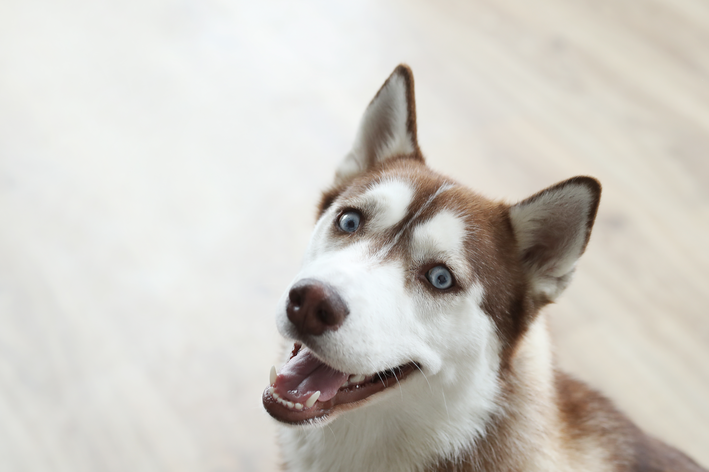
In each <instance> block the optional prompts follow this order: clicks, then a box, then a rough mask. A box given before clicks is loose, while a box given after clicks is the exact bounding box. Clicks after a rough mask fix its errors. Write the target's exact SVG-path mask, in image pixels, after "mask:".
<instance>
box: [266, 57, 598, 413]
mask: <svg viewBox="0 0 709 472" xmlns="http://www.w3.org/2000/svg"><path fill="white" fill-rule="evenodd" d="M414 110H415V107H414V98H413V77H412V75H411V72H410V70H409V69H408V68H406V67H405V66H399V67H398V68H397V69H396V70H395V71H394V73H393V74H392V76H391V77H390V78H389V79H388V80H387V82H386V83H385V84H384V86H383V87H382V89H381V90H380V91H379V93H378V94H377V96H376V97H375V99H374V100H373V101H372V103H371V104H370V105H369V107H368V108H367V111H366V112H365V115H364V118H363V120H362V123H361V125H360V130H359V132H358V135H357V139H356V142H355V146H354V148H353V150H352V152H351V153H350V154H349V155H348V156H347V158H346V159H345V161H344V162H343V163H342V164H341V166H340V168H339V169H338V172H337V177H336V180H335V185H334V186H333V188H332V189H330V190H329V191H328V192H326V193H325V195H324V196H323V201H322V203H321V207H320V213H319V218H318V221H317V224H316V226H315V230H314V232H313V235H312V238H311V241H310V244H309V246H308V249H307V251H306V255H305V260H304V264H303V268H302V270H301V271H300V273H299V274H298V275H297V276H296V278H295V280H294V282H293V284H292V285H291V286H290V287H289V288H288V290H287V291H286V293H285V294H284V296H283V298H282V300H281V302H280V303H279V308H278V313H277V325H278V328H279V331H280V332H281V334H282V335H283V336H285V337H286V338H289V339H292V340H294V341H295V346H294V349H293V351H292V353H291V356H290V359H289V360H288V362H287V363H286V364H285V365H284V366H283V367H282V369H281V372H280V373H276V372H275V371H273V372H272V374H271V385H270V386H269V387H268V388H267V389H266V391H265V392H264V398H263V401H264V405H265V407H266V409H267V410H268V411H269V413H270V414H271V415H272V416H274V417H275V418H276V419H278V420H280V421H283V422H286V423H299V424H303V423H308V422H313V421H312V420H315V419H325V418H328V419H332V418H334V417H335V416H336V413H338V412H341V411H346V410H350V409H353V408H366V404H367V403H368V402H369V400H371V399H375V398H383V397H386V395H391V394H392V392H391V391H392V390H394V389H396V388H401V389H403V390H406V389H407V388H409V387H408V386H409V385H410V384H412V383H415V382H414V381H413V378H415V377H423V378H424V380H426V382H427V383H428V385H429V388H430V385H431V383H430V380H433V381H434V382H435V383H436V385H437V387H438V388H446V386H447V385H455V384H461V383H463V384H465V385H467V386H471V387H472V388H473V390H474V391H475V392H477V393H479V394H480V395H481V396H485V397H486V398H488V397H489V398H491V399H493V400H494V398H493V397H494V396H495V395H496V392H497V391H498V388H499V386H498V382H497V380H498V376H499V373H500V370H501V369H503V368H504V365H505V359H506V357H507V356H509V355H510V353H511V352H512V350H513V346H514V342H515V340H516V339H517V338H518V337H519V336H520V335H521V333H522V332H523V331H524V330H525V329H526V326H527V325H528V323H529V321H530V318H531V317H532V316H533V315H534V313H535V312H536V310H537V309H538V308H539V307H540V306H541V305H543V304H544V303H547V302H549V301H551V300H553V299H554V298H555V297H556V296H557V295H558V294H559V293H560V292H561V290H563V288H564V287H565V286H566V284H567V283H568V280H569V278H570V275H571V273H572V271H573V266H574V264H575V262H576V259H577V258H578V256H580V255H581V253H582V252H583V250H584V248H585V245H586V243H587V241H588V236H589V234H590V229H591V225H592V223H593V218H594V216H595V212H596V207H597V204H598V198H599V191H600V188H599V186H598V184H597V182H595V181H594V180H593V179H589V178H576V179H572V180H570V181H566V182H563V183H561V184H559V185H557V186H555V187H552V188H550V189H547V190H545V191H544V192H541V193H539V194H537V195H535V196H533V197H531V198H530V199H528V200H525V201H524V202H521V203H520V204H517V205H515V206H512V207H511V206H509V205H507V204H504V203H499V202H492V201H490V200H487V199H485V198H483V197H481V196H479V195H477V194H475V193H474V192H472V191H470V190H468V189H466V188H465V187H463V186H462V185H460V184H458V183H456V182H455V181H453V180H452V179H449V178H446V177H443V176H441V175H439V174H437V173H435V172H433V171H431V170H430V169H429V168H428V167H427V166H426V165H425V163H424V161H423V157H422V156H421V153H420V151H419V149H418V145H417V141H416V124H415V113H414ZM410 377H411V379H410ZM419 382H421V379H419ZM402 393H403V392H402Z"/></svg>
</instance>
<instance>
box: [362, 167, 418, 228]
mask: <svg viewBox="0 0 709 472" xmlns="http://www.w3.org/2000/svg"><path fill="white" fill-rule="evenodd" d="M361 198H362V200H364V201H365V202H368V203H369V202H371V205H372V206H373V207H374V208H375V212H374V216H373V218H372V220H371V224H372V227H373V229H374V230H376V231H385V230H387V229H389V228H391V227H392V226H394V225H396V224H397V223H398V222H399V221H401V220H403V219H404V218H405V217H406V210H407V209H408V208H409V205H410V204H411V202H412V201H413V199H414V189H413V188H412V187H411V185H410V184H409V183H407V182H403V181H401V180H399V179H395V178H393V179H392V178H389V179H383V180H381V181H379V182H378V183H376V184H374V185H373V186H372V187H370V189H369V190H367V192H365V194H364V195H362V197H361Z"/></svg>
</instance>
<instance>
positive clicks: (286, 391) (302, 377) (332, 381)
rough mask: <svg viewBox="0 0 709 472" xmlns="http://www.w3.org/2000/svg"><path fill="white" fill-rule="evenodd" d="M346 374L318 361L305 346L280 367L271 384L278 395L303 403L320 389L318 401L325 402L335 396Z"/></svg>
mask: <svg viewBox="0 0 709 472" xmlns="http://www.w3.org/2000/svg"><path fill="white" fill-rule="evenodd" d="M347 377H348V374H345V373H344V372H340V371H337V370H335V369H333V368H332V367H328V366H326V365H325V364H323V363H322V362H320V361H319V360H318V359H317V358H316V357H315V356H314V355H313V353H312V352H310V350H309V349H307V348H306V347H305V346H303V347H301V348H300V351H298V354H296V355H295V357H294V358H293V359H291V360H289V361H288V362H286V365H284V366H283V367H282V368H281V371H280V372H279V373H278V377H276V382H275V383H274V384H273V386H274V387H275V388H276V392H278V394H279V395H283V396H285V397H287V398H288V399H289V400H291V401H294V402H300V403H304V402H305V401H306V400H307V399H308V398H309V397H310V395H312V394H313V393H315V392H316V391H318V390H319V391H320V397H319V398H318V401H321V402H326V401H328V400H329V399H331V398H332V397H334V396H335V394H336V393H337V391H338V390H339V389H340V387H341V386H342V384H343V383H345V380H346V379H347Z"/></svg>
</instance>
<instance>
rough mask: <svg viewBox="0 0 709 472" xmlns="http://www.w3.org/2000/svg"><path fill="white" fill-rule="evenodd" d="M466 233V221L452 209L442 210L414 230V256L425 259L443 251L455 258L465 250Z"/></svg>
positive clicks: (416, 258)
mask: <svg viewBox="0 0 709 472" xmlns="http://www.w3.org/2000/svg"><path fill="white" fill-rule="evenodd" d="M465 235H466V229H465V223H464V221H463V220H462V219H461V217H460V216H459V215H457V214H455V213H454V212H452V211H450V210H442V211H440V212H439V213H437V214H436V215H435V216H434V217H433V218H431V219H430V220H428V221H427V222H426V223H424V224H422V225H420V226H418V227H417V228H416V229H415V230H414V234H413V238H412V257H413V259H414V260H418V261H423V260H425V259H426V257H430V256H431V255H433V254H440V253H443V254H446V255H447V256H449V257H454V258H455V257H457V256H459V255H460V253H461V252H462V250H463V241H464V240H465Z"/></svg>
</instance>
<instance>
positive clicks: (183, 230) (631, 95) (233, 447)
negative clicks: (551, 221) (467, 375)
mask: <svg viewBox="0 0 709 472" xmlns="http://www.w3.org/2000/svg"><path fill="white" fill-rule="evenodd" d="M399 62H407V63H408V64H410V65H411V67H412V68H413V70H414V74H415V76H416V91H417V97H418V112H419V130H420V139H419V142H420V143H421V145H422V148H423V150H424V153H425V154H426V156H427V157H428V161H429V163H430V164H431V166H432V167H434V168H435V169H438V170H440V171H442V172H444V173H449V174H452V175H453V176H455V177H456V178H457V179H459V180H461V181H463V182H465V183H467V184H469V185H471V186H473V187H475V188H477V189H478V190H480V191H481V192H483V193H485V194H487V195H489V196H494V197H499V198H505V199H508V200H510V201H513V200H516V199H521V198H523V197H526V196H528V195H530V194H532V193H533V192H535V191H537V190H539V189H541V188H543V187H545V186H547V185H549V184H552V183H554V182H556V181H558V180H561V179H565V178H567V177H571V176H573V175H577V174H588V175H593V176H596V177H597V178H599V179H600V180H601V182H602V183H603V185H604V194H603V199H602V202H601V209H600V212H599V215H598V220H597V224H596V229H595V232H594V236H593V237H592V239H591V243H590V246H589V248H588V251H587V253H586V255H585V256H584V258H583V259H582V261H581V263H580V265H579V269H578V275H577V277H576V280H575V282H574V283H573V284H572V286H571V288H570V289H569V290H568V291H567V293H566V294H565V296H564V297H563V299H562V300H561V302H560V303H558V304H557V305H555V306H553V307H551V308H549V312H550V313H551V315H552V319H553V333H554V336H555V340H556V343H557V346H558V349H557V356H558V359H559V362H560V363H561V365H562V366H564V367H565V368H567V369H568V370H570V371H571V372H573V373H574V374H576V375H577V376H579V377H580V378H582V379H585V380H587V381H589V382H590V383H591V384H593V385H594V386H596V387H598V388H600V389H601V390H603V391H604V392H606V393H607V394H608V395H609V396H610V397H611V398H613V399H614V400H615V401H616V402H617V403H618V404H619V405H620V406H621V408H622V409H623V410H625V411H626V412H628V413H629V414H630V415H631V416H632V417H633V418H634V419H635V420H636V421H637V422H638V423H639V424H640V425H641V426H642V427H644V428H646V429H647V430H648V431H650V432H652V433H654V434H655V435H657V436H659V437H661V438H663V439H665V440H667V441H669V442H670V443H672V444H675V445H677V446H679V447H680V448H682V449H684V450H686V451H687V452H689V453H690V454H691V455H693V456H694V457H695V458H696V459H697V460H698V461H699V462H701V463H703V464H704V465H705V466H709V308H708V307H709V244H708V243H709V3H707V2H706V1H704V0H654V1H651V0H646V1H640V0H638V1H631V0H536V1H534V2H529V1H525V0H495V1H492V0H489V1H482V0H478V1H470V0H460V1H455V0H443V1H438V2H424V1H406V2H405V1H403V0H398V1H397V0H392V1H386V2H379V1H376V2H375V1H369V2H352V4H350V5H344V4H341V2H325V1H321V2H317V1H309V2H271V1H269V2H265V1H264V2H249V1H242V2H239V1H230V2H227V1H222V0H209V1H197V0H182V1H179V2H177V1H175V2H168V1H158V0H154V1H137V0H131V1H128V0H125V1H121V2H93V3H91V2H89V3H88V4H86V3H82V4H79V3H78V2H72V1H69V2H50V1H41V0H7V1H3V2H1V3H0V470H2V471H14V472H25V471H28V472H35V471H36V472H46V471H53V472H64V471H66V472H96V471H101V472H113V471H115V472H125V471H131V472H141V471H146V472H147V471H150V472H155V471H170V472H178V471H189V472H202V471H209V472H227V471H275V470H276V464H277V462H278V452H277V449H276V447H275V440H274V435H275V428H274V425H273V424H272V422H271V421H270V419H269V417H268V416H267V415H266V414H265V413H264V411H263V409H262V408H261V406H260V394H261V391H262V389H263V388H264V387H265V386H266V383H267V378H268V371H269V368H270V366H271V365H272V364H274V363H275V360H276V359H277V357H278V350H279V347H280V341H279V336H278V334H277V333H276V328H275V324H274V319H273V314H274V311H275V309H274V307H275V303H276V300H277V298H278V297H279V296H280V294H281V292H282V291H283V290H284V289H285V287H286V285H287V284H288V282H289V281H290V279H291V277H292V276H293V275H294V274H295V272H296V270H297V268H298V266H299V262H300V258H301V254H302V252H303V250H304V247H305V245H306V242H307V240H308V235H309V231H310V227H311V224H312V223H313V215H314V205H315V203H316V201H317V199H318V191H319V189H321V188H323V187H325V186H327V185H328V184H329V182H330V179H331V177H332V175H333V171H334V168H335V165H336V163H337V162H338V161H339V159H340V158H341V157H342V156H344V154H345V153H346V152H347V150H348V147H349V145H350V143H351V141H352V139H353V135H354V131H355V127H356V124H357V121H358V119H359V117H360V114H361V112H362V111H363V109H364V107H365V106H366V104H367V103H368V101H369V100H370V98H371V97H372V96H373V94H374V92H375V91H376V90H377V89H378V87H379V86H380V84H381V82H382V81H383V80H384V79H385V78H386V76H387V75H388V74H389V73H390V72H391V70H392V69H393V68H394V66H396V64H398V63H399Z"/></svg>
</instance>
